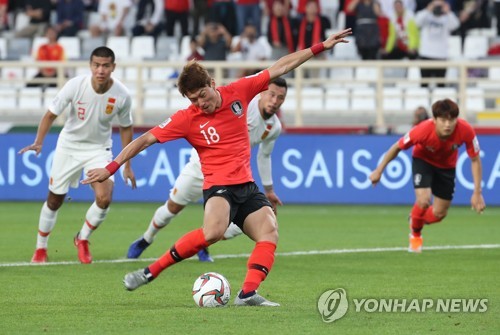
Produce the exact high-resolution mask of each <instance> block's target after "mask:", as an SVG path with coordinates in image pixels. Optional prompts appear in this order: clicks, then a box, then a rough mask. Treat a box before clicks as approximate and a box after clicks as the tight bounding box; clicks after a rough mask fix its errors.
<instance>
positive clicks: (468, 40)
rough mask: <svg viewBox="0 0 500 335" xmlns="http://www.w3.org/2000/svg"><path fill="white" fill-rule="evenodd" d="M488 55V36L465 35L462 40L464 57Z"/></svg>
mask: <svg viewBox="0 0 500 335" xmlns="http://www.w3.org/2000/svg"><path fill="white" fill-rule="evenodd" d="M487 55H488V37H487V36H481V35H466V36H465V41H464V57H465V58H466V59H480V58H485V57H486V56H487Z"/></svg>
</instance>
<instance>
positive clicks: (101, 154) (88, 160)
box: [49, 148, 115, 194]
mask: <svg viewBox="0 0 500 335" xmlns="http://www.w3.org/2000/svg"><path fill="white" fill-rule="evenodd" d="M112 160H113V153H112V152H111V150H109V149H106V148H102V149H92V150H89V151H85V150H77V151H73V152H71V153H69V152H68V151H67V150H60V149H56V152H55V154H54V160H53V161H52V169H51V171H50V179H49V190H50V191H51V192H52V193H54V194H66V193H68V191H69V188H70V187H73V188H77V187H78V185H79V183H80V179H81V177H82V171H83V173H84V174H86V173H87V171H88V170H90V169H95V168H103V167H105V166H106V165H108V164H109V163H110V162H111V161H112ZM109 179H110V180H111V181H113V182H114V180H115V179H114V176H111V177H110V178H109Z"/></svg>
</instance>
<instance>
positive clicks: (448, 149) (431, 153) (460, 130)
mask: <svg viewBox="0 0 500 335" xmlns="http://www.w3.org/2000/svg"><path fill="white" fill-rule="evenodd" d="M464 143H465V148H466V150H467V154H468V155H469V157H470V158H473V157H476V156H477V155H479V150H480V149H479V142H478V140H477V137H476V134H475V133H474V130H473V129H472V127H471V125H470V124H468V123H467V121H465V120H463V119H458V121H457V126H456V128H455V131H454V132H453V133H452V134H451V136H450V137H448V138H447V139H446V140H441V139H440V138H439V137H438V136H437V134H436V127H435V125H434V121H433V120H432V119H429V120H426V121H423V122H421V123H420V124H418V125H417V126H415V127H414V128H412V129H411V130H410V131H409V132H408V133H407V134H406V135H405V136H403V137H401V138H400V139H399V141H398V145H399V148H400V149H402V150H406V149H408V148H410V147H411V146H415V148H413V157H416V158H420V159H422V160H424V161H426V162H427V163H429V164H432V165H434V166H436V167H438V168H442V169H453V168H455V167H456V165H457V159H458V148H459V147H460V146H461V145H462V144H464Z"/></svg>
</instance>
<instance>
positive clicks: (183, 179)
mask: <svg viewBox="0 0 500 335" xmlns="http://www.w3.org/2000/svg"><path fill="white" fill-rule="evenodd" d="M202 197H203V174H202V172H201V168H200V164H199V163H193V162H191V161H190V162H188V163H187V164H186V166H184V168H183V169H182V171H181V173H180V174H179V176H178V177H177V179H176V180H175V184H174V187H173V188H172V190H170V199H171V200H172V201H173V202H175V203H176V204H179V205H183V206H186V205H187V204H189V203H192V202H197V201H198V200H200V199H201V198H202Z"/></svg>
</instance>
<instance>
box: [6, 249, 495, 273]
mask: <svg viewBox="0 0 500 335" xmlns="http://www.w3.org/2000/svg"><path fill="white" fill-rule="evenodd" d="M498 248H500V244H478V245H438V246H429V247H425V250H468V249H498ZM407 250H408V248H403V247H393V248H361V249H331V250H309V251H290V252H277V253H276V256H278V257H287V256H310V255H333V254H355V253H363V252H365V253H370V252H391V251H407ZM248 256H250V254H228V255H214V256H212V258H215V259H226V258H248ZM156 260H157V258H140V259H127V258H121V259H108V260H96V261H93V262H92V263H94V264H110V263H135V262H154V261H156ZM188 260H196V257H194V258H190V259H188ZM77 264H80V262H77V261H67V262H47V263H42V264H36V263H30V262H18V263H0V268H7V267H16V266H49V265H77Z"/></svg>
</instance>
